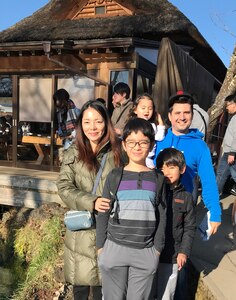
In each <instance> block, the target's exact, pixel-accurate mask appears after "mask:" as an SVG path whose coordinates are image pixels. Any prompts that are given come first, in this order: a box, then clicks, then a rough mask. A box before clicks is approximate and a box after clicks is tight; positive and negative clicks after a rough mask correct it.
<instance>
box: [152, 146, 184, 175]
mask: <svg viewBox="0 0 236 300" xmlns="http://www.w3.org/2000/svg"><path fill="white" fill-rule="evenodd" d="M164 164H166V165H167V166H177V167H179V169H180V170H183V168H184V167H185V166H186V162H185V158H184V155H183V153H182V152H181V151H179V150H177V149H175V148H165V149H164V150H162V151H161V152H160V153H159V154H158V156H157V158H156V167H157V169H161V168H162V167H163V165H164Z"/></svg>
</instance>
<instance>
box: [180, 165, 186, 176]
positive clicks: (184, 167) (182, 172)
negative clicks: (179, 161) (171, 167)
mask: <svg viewBox="0 0 236 300" xmlns="http://www.w3.org/2000/svg"><path fill="white" fill-rule="evenodd" d="M185 171H186V166H183V168H182V169H181V170H180V174H181V175H182V174H184V172H185Z"/></svg>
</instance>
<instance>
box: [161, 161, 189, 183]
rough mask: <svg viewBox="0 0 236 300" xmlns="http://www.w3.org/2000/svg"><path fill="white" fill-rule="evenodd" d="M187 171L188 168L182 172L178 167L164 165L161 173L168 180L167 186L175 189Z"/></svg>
mask: <svg viewBox="0 0 236 300" xmlns="http://www.w3.org/2000/svg"><path fill="white" fill-rule="evenodd" d="M185 169H186V167H183V169H182V170H180V168H179V167H178V166H175V165H166V164H165V163H164V165H163V166H162V168H161V171H162V173H163V174H164V176H165V178H166V182H167V184H169V185H170V186H171V187H173V188H174V187H176V186H177V185H178V182H179V178H180V176H181V175H182V174H183V173H184V172H185Z"/></svg>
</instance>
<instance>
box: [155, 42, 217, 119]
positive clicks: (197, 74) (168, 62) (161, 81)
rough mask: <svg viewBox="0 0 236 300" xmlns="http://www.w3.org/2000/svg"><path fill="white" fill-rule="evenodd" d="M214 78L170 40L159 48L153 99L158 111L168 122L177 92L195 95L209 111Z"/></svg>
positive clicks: (200, 104) (162, 43) (200, 103)
mask: <svg viewBox="0 0 236 300" xmlns="http://www.w3.org/2000/svg"><path fill="white" fill-rule="evenodd" d="M214 83H215V78H214V77H213V76H212V75H211V74H210V73H209V72H208V71H207V70H206V69H204V68H203V67H202V66H201V65H200V64H199V63H198V62H196V61H195V60H194V59H193V58H192V57H191V56H190V55H189V54H188V53H186V52H185V51H184V50H183V49H182V48H181V47H180V46H178V45H176V44H175V43H174V42H173V41H171V40H170V39H169V38H163V39H162V41H161V44H160V48H159V52H158V59H157V72H156V78H155V86H154V89H153V97H154V101H155V104H156V106H157V109H158V111H159V112H160V113H161V115H162V116H163V118H164V119H165V118H167V114H168V105H167V103H168V99H169V97H170V96H171V95H172V94H174V93H176V91H177V90H184V91H186V92H189V93H191V94H194V95H195V96H196V99H197V103H198V104H199V106H201V107H202V108H203V109H205V110H208V108H209V107H210V106H211V104H212V100H213V99H212V97H213V91H214Z"/></svg>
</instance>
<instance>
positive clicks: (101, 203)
mask: <svg viewBox="0 0 236 300" xmlns="http://www.w3.org/2000/svg"><path fill="white" fill-rule="evenodd" d="M109 208H110V200H109V199H107V198H97V200H96V201H95V209H96V210H97V211H99V212H106V211H107V210H108V209H109Z"/></svg>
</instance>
